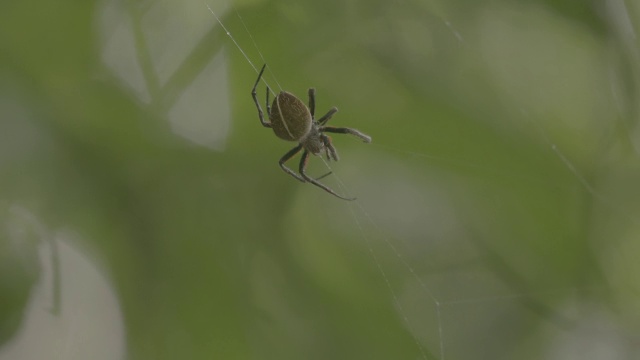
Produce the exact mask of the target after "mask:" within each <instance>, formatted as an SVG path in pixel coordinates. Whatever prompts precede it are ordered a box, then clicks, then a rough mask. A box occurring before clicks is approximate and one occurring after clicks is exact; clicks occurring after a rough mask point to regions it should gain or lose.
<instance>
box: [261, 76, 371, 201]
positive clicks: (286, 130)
mask: <svg viewBox="0 0 640 360" xmlns="http://www.w3.org/2000/svg"><path fill="white" fill-rule="evenodd" d="M266 66H267V65H266V64H265V65H263V66H262V70H260V74H258V79H257V80H256V83H255V85H253V90H251V96H252V97H253V101H254V102H255V103H256V107H257V108H258V116H259V117H260V123H262V126H264V127H267V128H272V129H273V132H274V133H275V134H276V136H277V137H279V138H280V139H283V140H287V141H297V142H298V145H297V146H296V147H294V148H293V149H291V150H289V152H287V153H286V154H284V156H283V157H282V158H280V167H281V168H282V170H284V171H285V172H286V173H287V174H289V175H291V176H293V177H294V178H296V179H298V180H300V181H302V182H307V181H308V182H310V183H312V184H313V185H315V186H317V187H320V188H322V189H324V190H325V191H327V192H328V193H330V194H332V195H335V196H337V197H339V198H340V199H344V200H355V199H356V198H346V197H343V196H340V195H338V194H336V193H335V192H334V191H333V190H331V189H330V188H329V187H327V186H326V185H324V184H322V183H321V182H319V181H318V180H320V179H322V178H323V177H325V176H327V175H329V174H331V172H329V173H327V174H325V175H322V176H321V177H319V178H317V179H313V178H310V177H309V176H307V174H306V173H305V168H306V167H307V160H309V153H312V154H313V155H320V154H321V153H322V151H323V150H324V152H325V154H326V156H327V160H331V159H333V160H335V161H338V153H337V152H336V148H335V147H334V146H333V144H332V143H331V138H330V137H329V136H327V135H325V134H324V133H325V132H329V133H338V134H351V135H354V136H357V137H359V138H360V139H362V140H363V141H364V142H366V143H369V142H371V137H370V136H367V135H365V134H363V133H361V132H360V131H358V130H355V129H350V128H337V127H332V126H324V125H325V124H326V123H327V121H329V119H331V117H332V116H333V114H335V113H336V112H337V111H338V108H336V107H332V108H331V109H330V110H329V112H327V113H326V114H325V115H324V116H323V117H321V118H320V119H318V120H316V119H315V117H314V113H315V109H316V90H315V89H314V88H310V89H309V107H308V108H307V106H306V105H305V104H304V103H303V102H302V101H301V100H300V99H298V98H297V97H296V96H295V95H293V94H291V93H289V92H286V91H281V92H280V94H278V95H277V96H276V98H275V99H273V104H271V106H269V87H268V86H267V99H266V104H267V115H269V121H270V122H266V121H265V120H264V114H263V112H262V108H261V107H260V104H259V103H258V96H257V95H256V87H257V86H258V83H259V82H260V78H261V77H262V73H263V72H264V69H265V67H266ZM303 148H304V151H303V152H302V158H301V159H300V167H299V168H298V169H299V172H300V175H298V174H296V173H295V172H293V170H291V169H289V168H288V167H287V166H286V165H285V164H284V163H285V162H287V161H288V160H289V159H291V158H292V157H293V156H294V155H296V154H297V153H298V152H299V151H300V150H302V149H303Z"/></svg>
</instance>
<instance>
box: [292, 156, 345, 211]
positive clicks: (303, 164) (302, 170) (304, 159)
mask: <svg viewBox="0 0 640 360" xmlns="http://www.w3.org/2000/svg"><path fill="white" fill-rule="evenodd" d="M308 160H309V152H308V151H307V150H305V151H304V152H303V153H302V158H300V168H299V169H298V170H299V171H300V175H302V177H303V178H304V179H305V180H306V181H308V182H310V183H312V184H313V185H315V186H317V187H319V188H321V189H323V190H324V191H326V192H328V193H329V194H331V195H333V196H335V197H338V198H340V199H343V200H349V201H351V200H355V199H356V198H346V197H344V196H340V195H338V194H336V193H335V192H334V191H333V190H331V189H330V188H329V187H327V186H326V185H324V184H322V183H321V182H319V181H317V180H315V179H313V178H310V177H309V176H307V174H306V173H305V168H306V167H307V161H308Z"/></svg>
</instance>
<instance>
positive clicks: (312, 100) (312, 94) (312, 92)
mask: <svg viewBox="0 0 640 360" xmlns="http://www.w3.org/2000/svg"><path fill="white" fill-rule="evenodd" d="M309 111H310V112H311V119H315V113H316V89H314V88H309Z"/></svg>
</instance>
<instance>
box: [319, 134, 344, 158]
mask: <svg viewBox="0 0 640 360" xmlns="http://www.w3.org/2000/svg"><path fill="white" fill-rule="evenodd" d="M320 138H321V139H322V143H323V144H324V150H325V152H326V153H327V160H331V159H333V160H334V161H338V160H340V158H339V157H338V151H336V148H335V147H334V146H333V143H332V142H331V138H330V137H328V136H327V135H325V134H322V135H320Z"/></svg>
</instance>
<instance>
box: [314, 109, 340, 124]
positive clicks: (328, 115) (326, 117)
mask: <svg viewBox="0 0 640 360" xmlns="http://www.w3.org/2000/svg"><path fill="white" fill-rule="evenodd" d="M337 112H338V108H337V107H335V106H334V107H332V108H331V109H330V110H329V111H328V112H327V113H326V114H324V116H322V117H321V118H320V119H318V121H317V122H318V125H320V126H323V125H324V124H326V123H327V121H329V119H331V118H332V117H333V114H335V113H337Z"/></svg>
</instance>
